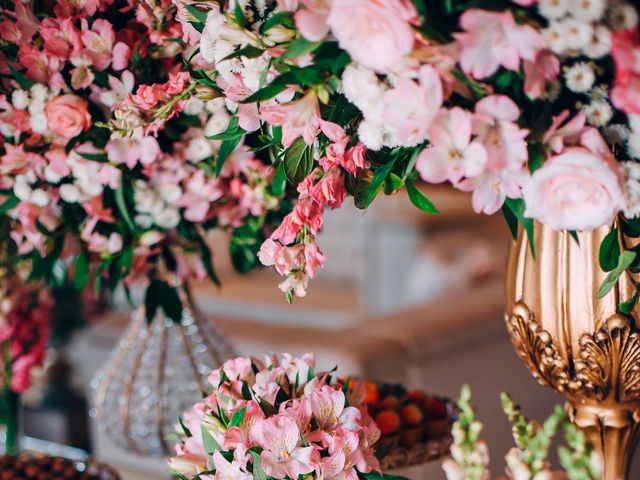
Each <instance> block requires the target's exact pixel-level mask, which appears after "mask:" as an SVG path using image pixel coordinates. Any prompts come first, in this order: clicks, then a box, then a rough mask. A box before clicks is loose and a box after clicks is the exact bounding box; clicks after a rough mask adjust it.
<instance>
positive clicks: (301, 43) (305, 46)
mask: <svg viewBox="0 0 640 480" xmlns="http://www.w3.org/2000/svg"><path fill="white" fill-rule="evenodd" d="M320 45H322V42H311V41H309V40H307V39H306V38H302V37H299V38H296V39H295V40H293V41H292V42H291V43H290V44H289V48H287V51H286V52H284V55H283V56H282V58H283V59H287V58H296V57H301V56H303V55H306V54H307V53H311V52H313V51H314V50H315V49H316V48H318V47H319V46H320Z"/></svg>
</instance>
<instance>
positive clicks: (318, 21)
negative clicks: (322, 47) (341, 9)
mask: <svg viewBox="0 0 640 480" xmlns="http://www.w3.org/2000/svg"><path fill="white" fill-rule="evenodd" d="M331 2H332V0H300V3H302V5H303V8H301V9H300V10H298V11H297V12H296V13H295V15H294V16H293V18H294V20H295V22H296V27H297V28H298V31H299V32H300V34H301V35H302V36H303V37H304V38H306V39H307V40H310V41H312V42H319V41H321V40H322V39H324V37H326V36H327V34H328V33H329V25H328V23H327V20H328V19H329V11H330V8H331Z"/></svg>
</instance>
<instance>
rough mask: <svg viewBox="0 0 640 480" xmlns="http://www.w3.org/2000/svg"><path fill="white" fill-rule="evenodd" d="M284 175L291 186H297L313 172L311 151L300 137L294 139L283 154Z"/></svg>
mask: <svg viewBox="0 0 640 480" xmlns="http://www.w3.org/2000/svg"><path fill="white" fill-rule="evenodd" d="M283 165H284V174H285V176H286V177H287V180H289V182H290V183H292V184H293V185H297V184H299V183H300V182H301V181H302V180H304V179H305V178H306V177H307V175H309V174H310V173H311V170H313V150H312V149H311V148H310V147H309V146H308V145H307V144H306V143H305V142H304V139H303V138H302V137H299V138H297V139H296V141H295V142H293V144H292V145H291V146H290V147H289V148H288V149H286V151H285V154H284V160H283Z"/></svg>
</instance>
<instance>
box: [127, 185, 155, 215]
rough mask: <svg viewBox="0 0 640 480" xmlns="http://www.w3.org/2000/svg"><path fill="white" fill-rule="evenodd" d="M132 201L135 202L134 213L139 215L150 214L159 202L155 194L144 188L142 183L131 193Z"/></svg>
mask: <svg viewBox="0 0 640 480" xmlns="http://www.w3.org/2000/svg"><path fill="white" fill-rule="evenodd" d="M133 199H134V201H135V202H136V211H138V212H141V213H149V212H152V211H153V210H154V209H155V208H156V205H157V204H158V203H159V202H160V200H159V199H158V197H157V196H156V194H155V192H154V191H153V190H151V189H149V188H147V187H146V185H144V184H143V183H142V182H139V183H138V184H137V185H136V189H135V190H134V192H133Z"/></svg>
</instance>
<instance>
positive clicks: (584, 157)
mask: <svg viewBox="0 0 640 480" xmlns="http://www.w3.org/2000/svg"><path fill="white" fill-rule="evenodd" d="M613 167H614V165H613V164H612V163H610V162H608V161H607V160H605V159H603V157H602V156H600V155H597V154H595V153H592V152H591V151H589V150H588V149H586V148H583V147H570V148H567V149H565V150H564V152H563V153H561V154H560V155H557V156H555V157H552V158H551V159H550V160H548V161H547V162H546V163H545V164H544V165H543V166H542V167H541V168H540V169H538V170H536V171H535V172H534V173H533V175H532V176H531V178H530V180H529V182H528V183H527V184H526V185H525V186H524V188H523V191H522V193H523V196H524V200H525V203H526V205H527V209H526V211H525V216H527V217H529V218H534V219H536V220H539V221H540V222H542V223H544V224H545V225H548V226H550V227H552V228H555V229H558V230H576V231H590V230H593V229H595V228H598V227H601V226H603V225H609V224H611V222H613V220H614V218H615V216H616V214H617V213H618V211H619V210H621V209H623V208H624V206H625V198H624V194H623V189H622V186H621V180H620V176H619V172H616V171H614V170H613V169H612V168H613Z"/></svg>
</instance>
